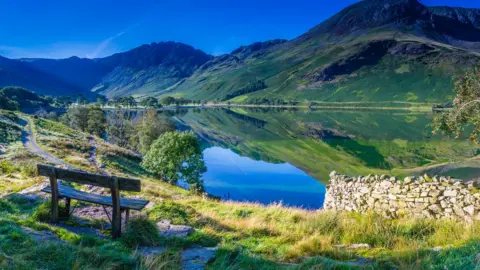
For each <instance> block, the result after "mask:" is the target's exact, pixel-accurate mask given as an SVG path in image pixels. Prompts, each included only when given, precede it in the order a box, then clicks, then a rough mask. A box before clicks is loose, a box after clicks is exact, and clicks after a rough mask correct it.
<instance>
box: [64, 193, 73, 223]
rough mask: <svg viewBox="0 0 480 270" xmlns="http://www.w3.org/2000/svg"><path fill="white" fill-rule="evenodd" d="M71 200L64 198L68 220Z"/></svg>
mask: <svg viewBox="0 0 480 270" xmlns="http://www.w3.org/2000/svg"><path fill="white" fill-rule="evenodd" d="M71 201H72V200H71V199H70V198H65V210H66V212H67V218H70V204H71Z"/></svg>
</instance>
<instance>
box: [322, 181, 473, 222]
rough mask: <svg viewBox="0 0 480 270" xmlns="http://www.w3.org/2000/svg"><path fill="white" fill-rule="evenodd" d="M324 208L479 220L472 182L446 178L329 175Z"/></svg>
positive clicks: (390, 215) (395, 216) (397, 215)
mask: <svg viewBox="0 0 480 270" xmlns="http://www.w3.org/2000/svg"><path fill="white" fill-rule="evenodd" d="M324 208H325V209H331V210H343V211H351V212H359V213H365V212H370V211H373V212H378V213H381V214H383V215H385V216H387V217H390V218H398V217H401V216H413V217H431V218H453V219H464V220H467V221H471V220H475V219H476V220H480V193H479V191H478V190H477V187H476V186H475V183H474V182H464V181H462V180H458V179H452V178H450V177H443V176H442V177H436V176H434V177H430V176H427V175H425V176H420V177H406V178H404V179H398V178H396V177H389V176H387V175H368V176H359V177H350V176H346V175H340V174H337V173H336V172H332V173H331V174H330V184H329V185H328V186H327V193H326V195H325V203H324Z"/></svg>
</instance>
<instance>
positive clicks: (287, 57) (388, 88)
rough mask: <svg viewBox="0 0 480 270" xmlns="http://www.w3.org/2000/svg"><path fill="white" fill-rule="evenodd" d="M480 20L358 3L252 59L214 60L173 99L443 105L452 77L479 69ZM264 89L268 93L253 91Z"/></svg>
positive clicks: (404, 3) (397, 4) (447, 11)
mask: <svg viewBox="0 0 480 270" xmlns="http://www.w3.org/2000/svg"><path fill="white" fill-rule="evenodd" d="M479 14H480V10H478V9H464V8H450V7H425V6H424V5H422V4H421V3H419V2H418V1H416V0H365V1H361V2H359V3H356V4H354V5H351V6H349V7H347V8H345V9H344V10H342V11H340V12H339V13H337V14H336V15H334V16H332V17H331V18H329V19H328V20H326V21H324V22H322V23H321V24H319V25H317V26H315V27H313V28H312V29H311V30H309V31H308V32H306V33H305V34H303V35H301V36H299V37H298V38H296V39H293V40H291V41H288V42H282V43H279V44H276V45H274V47H273V48H268V47H267V48H265V49H263V48H262V49H260V51H261V53H257V54H255V55H249V57H248V59H241V58H238V57H236V55H235V51H234V52H232V53H231V54H229V55H223V56H221V57H217V58H215V59H213V60H212V61H210V62H207V63H206V64H205V65H204V67H205V66H207V67H208V69H205V68H204V67H201V68H200V69H199V70H198V71H197V72H196V73H195V74H194V75H193V76H191V77H190V78H188V79H187V80H185V81H184V82H182V83H181V84H180V85H178V86H177V87H176V88H175V92H176V93H177V94H183V95H185V96H186V97H188V98H194V99H209V100H211V99H215V98H219V99H230V100H231V101H233V102H273V101H275V100H289V99H295V100H299V101H303V100H315V101H330V102H357V101H401V102H445V101H448V100H451V99H452V94H453V93H452V91H451V89H452V84H453V79H454V75H456V74H459V73H461V72H462V70H463V69H465V68H467V67H469V66H471V65H473V64H474V63H476V62H478V61H480V57H479V53H480V27H479V26H480V19H479ZM259 81H262V82H263V83H264V86H265V87H254V85H256V84H258V82H259ZM245 89H250V91H245ZM235 93H238V94H239V95H238V96H236V97H234V96H235ZM232 97H233V98H232Z"/></svg>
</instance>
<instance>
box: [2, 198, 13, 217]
mask: <svg viewBox="0 0 480 270" xmlns="http://www.w3.org/2000/svg"><path fill="white" fill-rule="evenodd" d="M1 212H6V213H9V214H12V213H14V212H15V207H14V206H13V205H12V204H11V203H10V202H8V201H5V200H0V213H1Z"/></svg>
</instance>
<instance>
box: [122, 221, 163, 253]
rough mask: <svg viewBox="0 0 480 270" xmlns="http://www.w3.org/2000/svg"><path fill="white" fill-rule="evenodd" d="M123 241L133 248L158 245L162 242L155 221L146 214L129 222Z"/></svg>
mask: <svg viewBox="0 0 480 270" xmlns="http://www.w3.org/2000/svg"><path fill="white" fill-rule="evenodd" d="M121 241H122V242H123V243H124V244H125V245H126V246H128V247H131V248H135V247H138V246H156V245H158V244H159V243H160V235H159V233H158V228H157V226H156V225H155V223H153V222H152V221H151V220H149V219H148V218H147V217H146V216H137V217H135V218H132V219H131V220H130V221H129V222H128V224H127V228H126V230H125V233H124V234H123V235H122V239H121Z"/></svg>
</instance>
